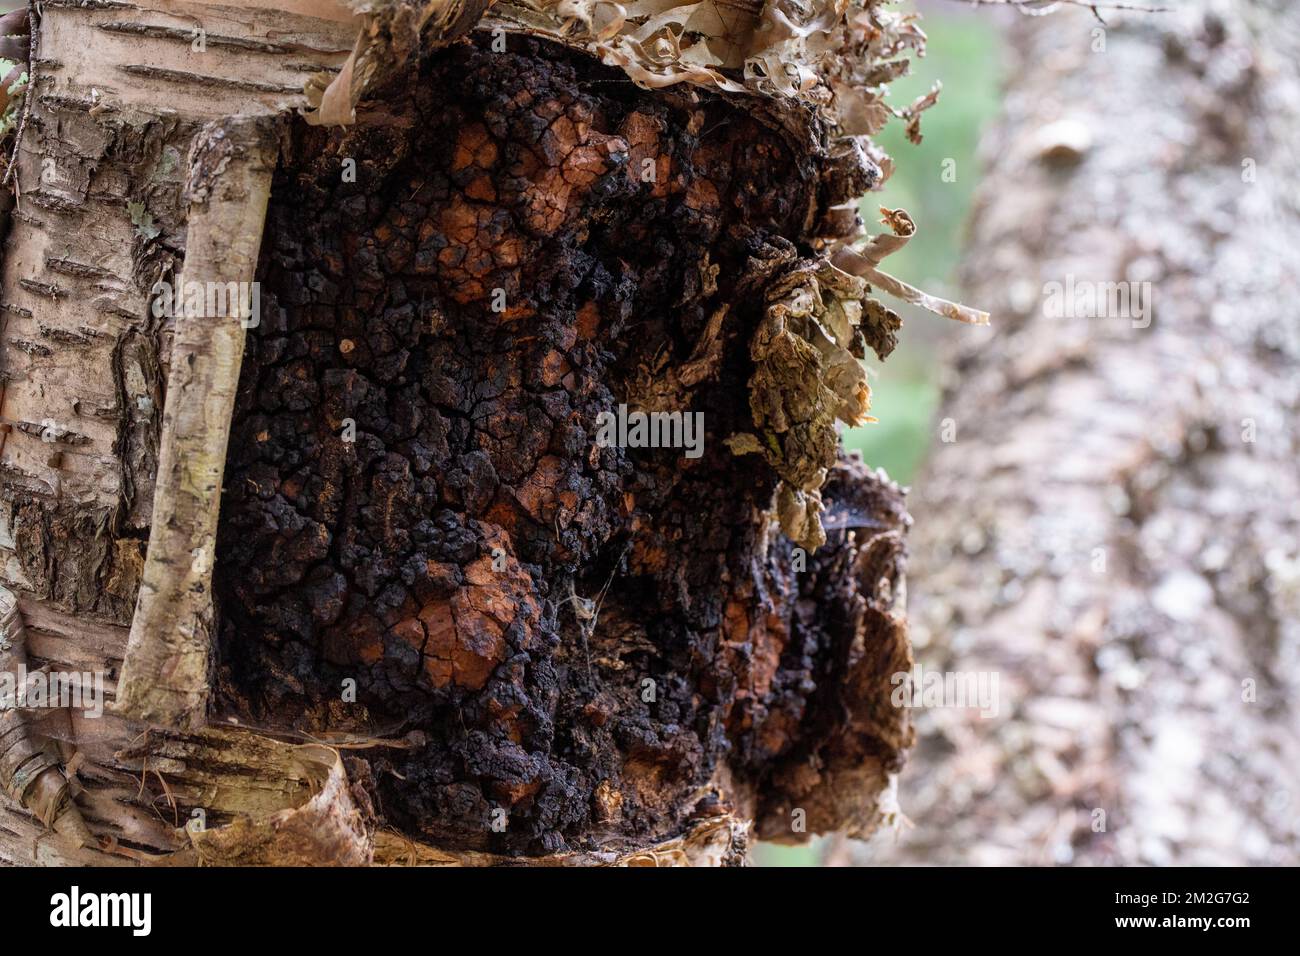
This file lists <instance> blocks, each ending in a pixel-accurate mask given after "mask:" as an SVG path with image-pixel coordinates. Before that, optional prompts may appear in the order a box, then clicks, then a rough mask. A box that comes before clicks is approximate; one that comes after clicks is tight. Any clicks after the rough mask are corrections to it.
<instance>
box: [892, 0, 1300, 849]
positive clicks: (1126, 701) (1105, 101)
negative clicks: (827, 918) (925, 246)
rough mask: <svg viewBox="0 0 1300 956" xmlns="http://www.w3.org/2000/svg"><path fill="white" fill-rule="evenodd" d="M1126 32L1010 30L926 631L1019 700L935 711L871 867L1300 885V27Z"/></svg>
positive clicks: (1035, 22)
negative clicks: (988, 868) (1103, 871)
mask: <svg viewBox="0 0 1300 956" xmlns="http://www.w3.org/2000/svg"><path fill="white" fill-rule="evenodd" d="M1112 18H1113V19H1114V23H1112V24H1111V25H1110V26H1109V27H1108V28H1106V29H1101V27H1100V25H1099V24H1098V23H1097V21H1096V20H1095V19H1093V18H1092V17H1091V14H1089V13H1087V12H1086V11H1073V12H1062V13H1061V14H1060V15H1059V16H1054V17H1050V18H1042V19H1039V18H1035V19H1032V20H1030V19H1024V20H1022V21H1021V22H1019V23H1017V25H1016V27H1015V29H1014V31H1013V36H1012V40H1013V46H1014V50H1015V55H1016V63H1015V64H1013V65H1012V68H1011V70H1010V71H1009V75H1010V76H1011V77H1012V80H1011V83H1010V87H1009V90H1008V94H1007V99H1006V107H1005V116H1004V118H1003V120H1002V122H1001V123H1000V125H999V126H998V128H997V129H996V130H995V131H994V132H993V133H992V134H991V135H990V136H989V138H988V141H987V146H986V149H987V157H988V159H989V161H990V166H991V172H990V174H989V176H988V178H987V180H986V181H985V182H984V183H983V184H982V186H981V195H982V200H981V201H980V202H979V203H978V209H977V214H976V217H975V222H974V229H973V239H972V243H971V250H972V251H971V254H970V256H969V260H968V268H967V277H966V278H967V283H966V285H967V289H968V291H969V293H970V294H971V296H972V297H973V298H974V299H975V300H976V301H979V302H981V303H982V304H984V305H986V306H987V307H989V308H990V309H991V310H992V311H993V313H994V315H995V320H994V324H995V327H996V332H995V334H994V335H993V336H992V337H990V338H989V339H988V340H986V341H981V342H973V341H972V340H971V339H963V345H965V346H966V347H965V348H963V349H962V350H961V352H960V355H959V356H958V358H957V360H956V362H955V364H954V367H953V372H952V381H951V387H950V388H949V390H948V395H947V398H946V401H945V407H944V410H943V411H942V412H941V415H942V416H943V419H944V421H943V422H941V424H940V434H941V435H944V434H945V433H946V434H947V437H948V438H952V437H953V436H954V434H955V441H950V442H948V443H945V442H940V443H938V444H937V445H936V446H935V451H934V453H933V456H932V460H931V461H930V463H929V466H928V470H927V471H926V472H925V473H924V475H923V477H922V478H921V479H920V480H919V481H918V483H917V491H918V500H917V501H916V502H915V503H914V508H915V512H916V513H917V514H918V515H922V516H924V520H919V521H918V527H917V536H916V541H915V544H914V553H915V556H916V557H915V561H914V562H913V577H914V580H915V581H917V582H923V583H918V584H917V585H915V586H914V588H913V605H912V608H911V612H912V617H913V622H914V627H915V632H914V637H915V638H916V640H917V642H918V648H919V649H918V658H919V659H920V661H921V664H922V666H923V667H929V668H932V669H933V670H934V671H936V672H938V671H945V672H951V671H967V672H968V671H991V672H993V673H996V674H998V675H999V676H1000V687H1001V692H1002V693H1001V700H1000V702H999V708H998V713H997V714H996V716H994V717H991V718H989V719H983V718H981V716H980V714H979V712H978V711H976V710H941V709H936V710H928V711H925V712H924V715H923V717H922V718H920V719H919V720H918V733H919V734H920V739H921V743H920V744H919V745H918V748H917V752H916V754H915V755H914V759H913V762H912V764H911V765H910V766H909V769H908V773H907V774H905V776H904V780H903V783H902V785H901V787H900V789H901V790H902V796H901V799H902V803H903V808H904V810H905V812H906V813H907V814H908V815H909V816H910V817H911V818H912V819H914V820H915V821H916V827H915V830H914V831H913V832H912V834H911V835H910V837H909V838H908V839H906V840H904V841H902V842H900V843H898V844H894V845H889V841H885V844H884V845H879V846H877V847H874V848H873V850H872V852H871V853H870V857H871V859H872V860H873V861H875V862H885V861H901V862H944V863H976V864H990V863H998V864H1043V863H1054V862H1055V863H1068V862H1075V863H1092V864H1105V863H1110V864H1116V863H1119V864H1168V863H1178V864H1214V865H1224V864H1237V865H1241V864H1261V863H1291V864H1294V863H1295V862H1297V857H1296V847H1297V845H1300V843H1298V842H1297V836H1300V833H1298V831H1297V826H1298V819H1300V818H1298V817H1297V814H1296V812H1295V805H1296V800H1297V799H1300V769H1298V768H1300V750H1298V749H1297V740H1298V736H1297V734H1296V728H1297V712H1296V704H1295V701H1296V699H1297V691H1298V690H1300V685H1298V684H1297V680H1296V675H1297V673H1298V670H1297V666H1296V664H1297V661H1298V660H1300V587H1298V582H1300V577H1298V574H1297V570H1298V569H1300V563H1298V560H1297V559H1298V558H1300V555H1297V541H1298V540H1300V536H1298V535H1297V530H1298V525H1300V516H1298V515H1297V511H1296V504H1295V503H1296V501H1297V499H1298V498H1300V485H1298V484H1297V475H1298V473H1297V469H1296V460H1297V455H1298V453H1300V429H1297V425H1296V423H1297V421H1298V420H1300V419H1297V415H1296V413H1297V411H1298V410H1300V409H1298V405H1300V397H1298V393H1297V390H1296V384H1295V383H1296V376H1295V367H1296V361H1297V359H1300V335H1298V334H1297V329H1298V328H1300V327H1298V326H1297V322H1296V317H1295V310H1294V307H1293V302H1294V299H1295V294H1294V293H1295V287H1296V276H1297V275H1298V274H1300V214H1298V211H1297V208H1296V204H1295V197H1294V195H1292V194H1291V192H1290V190H1292V188H1293V185H1292V184H1293V176H1292V171H1293V170H1294V168H1295V163H1296V158H1297V147H1298V146H1300V142H1298V141H1297V136H1298V134H1300V123H1298V122H1297V121H1298V120H1300V117H1298V116H1297V103H1300V99H1297V94H1298V93H1300V70H1298V68H1297V64H1298V63H1300V40H1298V37H1300V10H1297V8H1296V7H1295V6H1294V5H1293V4H1282V3H1268V2H1237V3H1226V2H1197V3H1189V4H1183V5H1181V7H1180V8H1179V11H1178V12H1176V13H1167V14H1159V15H1151V16H1126V17H1123V19H1122V20H1121V18H1120V16H1119V15H1111V14H1107V19H1108V20H1110V19H1112ZM1104 282H1133V283H1144V282H1145V283H1150V286H1149V287H1148V288H1149V295H1147V298H1146V306H1148V307H1151V311H1150V312H1148V313H1147V315H1148V316H1149V317H1150V322H1149V324H1148V323H1147V317H1146V316H1143V315H1141V314H1138V313H1140V311H1141V309H1140V308H1134V307H1133V305H1134V303H1135V302H1136V300H1131V301H1130V309H1129V310H1128V314H1127V315H1126V314H1123V310H1122V309H1121V310H1118V311H1117V310H1115V309H1114V308H1113V307H1108V308H1095V307H1089V306H1088V304H1087V300H1086V298H1085V296H1086V293H1087V292H1089V291H1098V289H1099V288H1100V287H1099V286H1098V285H1097V284H1098V283H1104ZM1052 283H1056V284H1057V285H1052ZM1067 283H1072V284H1073V289H1074V293H1073V295H1074V301H1075V305H1076V307H1075V308H1073V309H1072V310H1064V314H1062V312H1063V310H1061V309H1059V308H1056V306H1057V305H1058V304H1059V302H1060V301H1061V300H1060V299H1059V298H1056V299H1055V300H1054V298H1053V297H1054V296H1059V295H1060V294H1061V293H1062V292H1063V290H1067V289H1068V288H1069V286H1067ZM1141 290H1142V287H1140V286H1138V287H1136V288H1133V289H1130V290H1129V291H1131V292H1133V293H1135V294H1137V293H1140V292H1141ZM1065 294H1066V295H1069V293H1068V292H1065ZM1070 301H1071V300H1070V299H1069V298H1067V299H1065V302H1066V303H1067V304H1068V303H1069V302H1070Z"/></svg>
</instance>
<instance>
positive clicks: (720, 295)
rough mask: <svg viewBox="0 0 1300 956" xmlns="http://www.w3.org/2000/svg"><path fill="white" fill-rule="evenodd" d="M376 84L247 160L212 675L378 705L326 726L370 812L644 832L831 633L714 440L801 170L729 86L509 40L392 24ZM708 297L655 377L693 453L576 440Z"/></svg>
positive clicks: (760, 499)
mask: <svg viewBox="0 0 1300 956" xmlns="http://www.w3.org/2000/svg"><path fill="white" fill-rule="evenodd" d="M375 102H377V103H382V104H383V109H382V110H378V109H375V110H370V111H363V113H362V116H361V122H360V123H359V124H358V125H357V126H356V127H352V128H349V129H348V130H346V131H339V130H333V131H330V130H321V129H314V128H309V127H307V126H305V125H299V126H296V127H295V128H294V129H293V131H292V137H291V138H292V144H291V147H290V150H289V153H288V156H287V158H286V159H285V160H284V162H283V165H282V169H281V171H280V172H279V173H278V174H277V178H276V181H275V184H274V189H273V195H272V201H271V206H270V210H269V212H268V219H267V227H266V231H265V235H264V238H263V247H262V258H261V265H260V272H259V276H260V281H261V283H262V313H261V314H262V322H261V325H260V327H258V328H257V329H255V330H253V331H252V332H251V333H250V335H249V338H248V349H247V355H246V357H245V360H244V366H243V373H242V377H241V382H240V391H239V396H238V404H237V409H236V414H235V422H234V428H233V431H232V435H231V442H230V450H229V454H228V462H227V471H226V492H225V495H224V497H223V504H222V513H221V523H220V534H219V541H218V555H219V558H218V567H217V570H216V586H217V593H218V607H219V651H220V662H221V673H222V691H223V701H222V706H223V707H224V708H225V709H226V710H227V711H228V712H235V713H239V714H242V715H243V716H244V717H245V719H248V720H252V721H261V722H278V723H280V724H290V725H293V726H295V727H297V728H299V729H302V730H308V731H312V732H319V731H322V730H351V731H364V732H368V733H374V734H382V735H385V736H392V737H400V736H402V735H404V734H405V735H410V736H409V737H408V739H409V740H411V741H414V744H415V745H414V746H411V747H408V748H406V749H394V748H375V749H369V750H364V751H355V752H353V753H354V754H355V755H356V756H357V758H358V759H362V760H365V761H366V762H367V763H368V764H369V771H370V772H369V777H370V778H371V779H373V781H374V783H373V792H372V797H373V799H374V803H375V806H376V808H377V810H378V812H379V813H380V815H381V816H382V818H383V819H384V821H385V822H386V823H388V824H391V825H394V826H397V827H398V828H400V829H402V830H404V831H405V832H408V833H410V834H412V835H413V836H416V837H418V838H420V839H424V840H427V841H430V842H434V843H437V844H440V845H443V846H448V847H459V848H480V849H490V850H493V851H497V852H504V853H511V854H538V853H549V852H555V851H559V850H562V849H566V848H577V847H589V846H593V845H596V844H607V845H618V844H620V843H628V842H631V841H641V842H644V841H645V840H646V839H647V838H657V837H660V836H665V835H671V834H672V833H674V832H677V831H678V830H679V829H680V827H681V825H682V823H683V819H684V818H685V817H686V816H687V815H689V814H690V813H691V811H692V809H693V804H692V802H691V801H690V800H688V799H686V796H687V795H688V794H690V793H691V792H692V791H693V790H695V789H696V788H698V787H700V786H701V785H703V784H705V783H706V782H707V781H708V780H709V779H710V777H711V776H712V775H713V774H714V773H715V771H716V770H717V768H718V766H719V763H720V762H721V761H726V762H728V763H730V765H731V769H732V771H733V773H735V774H736V775H737V776H738V777H740V778H742V779H752V780H753V781H755V783H756V785H760V786H761V781H762V778H763V776H764V773H765V768H766V767H768V766H770V765H771V764H772V763H773V762H774V761H776V760H778V759H781V758H785V757H790V756H791V755H797V754H799V753H801V752H806V751H807V750H808V748H809V743H808V741H807V740H806V739H805V738H807V737H808V736H809V735H816V734H818V733H823V732H824V728H822V729H819V728H818V727H813V726H809V725H808V721H807V720H806V719H805V718H806V716H807V713H808V710H809V709H808V707H807V702H808V701H809V699H810V697H811V696H812V695H813V694H814V693H815V691H816V688H817V685H818V680H827V679H832V678H833V675H828V674H826V673H825V671H826V664H825V662H824V660H821V659H820V658H821V657H823V656H824V655H825V653H826V650H827V648H828V646H829V645H830V644H831V643H832V642H833V641H836V640H842V638H838V637H833V636H831V635H829V634H827V633H823V632H822V631H821V630H819V627H818V625H817V623H816V618H817V614H816V613H813V612H814V611H815V608H812V606H811V605H810V604H809V602H808V601H807V600H805V601H804V608H803V611H802V612H801V613H798V614H796V613H795V611H794V608H795V606H796V604H797V603H798V599H799V596H798V593H797V590H796V583H795V577H794V575H793V574H791V572H790V571H789V564H790V561H789V557H790V548H789V545H788V544H787V543H786V542H784V541H780V540H779V541H777V542H776V543H775V544H774V545H773V546H772V547H771V548H770V549H769V548H766V547H765V546H764V539H763V532H762V528H761V522H760V519H759V514H760V512H761V510H762V509H763V508H765V507H766V506H767V505H768V503H769V502H770V499H771V494H772V491H773V487H774V479H773V476H772V475H771V474H770V473H768V471H767V470H766V468H765V467H764V466H763V464H762V462H761V459H760V458H759V456H746V457H741V458H737V457H734V456H732V455H731V454H730V453H729V452H728V451H727V449H726V448H725V447H724V446H723V444H722V439H723V438H725V437H726V436H727V435H729V434H731V433H732V432H733V431H736V430H742V429H746V428H749V427H750V421H749V412H748V406H747V396H746V391H745V381H746V378H747V376H748V374H749V371H750V368H749V364H748V358H747V346H748V339H749V335H750V332H751V331H752V329H753V327H754V323H755V321H756V320H757V317H758V314H757V305H756V303H757V302H758V301H760V300H759V297H758V296H757V295H756V294H754V286H755V281H756V280H755V278H754V277H756V276H757V277H759V278H761V277H762V275H763V274H764V271H765V269H766V271H768V272H770V271H771V267H770V265H768V266H763V265H762V263H764V262H766V263H769V264H770V263H772V262H777V261H782V260H784V259H789V258H790V257H791V256H792V255H793V250H794V246H793V245H792V244H791V242H790V241H788V240H797V239H798V238H799V237H800V236H801V234H802V230H803V228H804V224H805V221H806V219H807V214H808V209H809V206H810V203H811V202H813V201H814V199H815V196H816V190H817V188H818V186H817V184H816V171H815V170H813V169H810V168H807V167H808V165H809V164H808V163H807V161H806V160H799V159H797V158H796V156H795V154H794V153H793V152H792V149H791V147H790V145H789V144H788V143H787V141H786V140H785V139H784V138H783V137H782V135H781V133H779V132H778V131H776V130H774V129H773V128H771V127H770V126H768V125H764V123H762V122H760V121H759V120H758V119H757V118H756V117H755V116H754V115H752V111H750V110H747V109H745V108H743V103H742V104H741V105H740V106H737V105H733V104H732V103H726V102H722V101H720V100H718V99H716V98H712V97H709V96H707V95H704V96H700V95H696V94H689V95H684V94H680V93H679V94H674V95H666V94H664V93H662V92H661V93H647V92H644V91H640V90H638V89H636V88H635V87H633V86H632V85H631V84H629V83H627V82H626V80H625V79H624V78H623V77H622V76H621V74H617V73H614V72H612V71H608V70H605V69H604V68H602V67H599V66H596V65H595V64H593V63H591V62H589V61H583V62H580V63H579V62H577V61H575V60H574V59H573V58H571V56H570V55H569V54H566V53H563V52H561V51H558V50H557V49H556V48H552V47H549V46H547V45H544V44H539V43H534V42H531V41H523V42H520V43H517V44H515V45H513V46H512V48H511V51H510V52H509V53H505V54H493V53H491V52H490V51H489V50H487V49H486V48H485V46H475V45H472V44H463V45H460V46H457V47H454V48H452V49H450V50H447V51H444V52H441V53H439V54H436V55H433V56H429V57H426V58H425V59H424V61H423V62H422V63H421V65H420V68H419V71H418V75H412V76H411V77H410V78H408V79H406V80H404V81H403V83H402V85H401V86H400V87H396V88H394V89H393V90H389V91H386V92H385V93H384V94H382V95H379V96H377V97H376V98H375ZM345 159H353V160H355V169H356V176H355V182H348V181H346V178H347V177H346V176H345V174H344V170H345V163H344V160H345ZM647 159H648V160H649V161H650V163H649V165H647V163H646V160H647ZM650 167H653V168H654V170H655V175H654V176H653V177H651V178H650V179H649V181H647V177H646V176H645V175H644V173H645V170H647V169H648V168H650ZM781 237H785V238H781ZM710 266H716V267H717V270H716V277H715V278H711V277H710V268H709V267H710ZM715 285H716V288H715ZM496 290H503V291H496ZM728 302H730V303H733V306H732V309H731V311H730V313H729V314H728V316H727V318H726V320H725V323H724V332H723V343H724V346H723V349H722V356H721V360H720V368H719V371H718V374H717V375H716V377H715V378H714V380H712V381H708V382H705V383H704V384H701V385H699V386H698V387H696V388H695V389H694V391H693V392H691V393H690V395H689V397H688V398H687V399H685V400H686V401H688V402H689V407H688V408H687V409H684V410H698V411H704V412H705V424H706V429H707V439H706V442H705V454H704V456H703V457H702V458H700V459H699V460H695V461H691V460H687V459H685V458H683V457H681V453H680V452H677V451H672V450H655V449H644V450H634V449H618V448H597V447H596V446H595V442H594V434H595V422H596V416H597V414H598V413H599V412H601V411H606V410H609V409H612V408H614V407H615V406H616V405H617V404H618V402H620V401H626V400H627V398H628V395H629V393H630V392H631V391H632V390H633V389H634V388H636V387H637V386H636V383H637V382H643V381H644V380H645V379H646V377H647V375H648V376H649V378H651V379H654V378H655V377H656V376H658V377H662V376H663V375H664V374H665V373H666V369H668V368H671V367H672V366H673V365H674V364H675V363H679V362H681V361H682V360H684V359H685V358H686V357H688V356H689V355H690V353H691V350H692V348H693V346H694V343H695V342H696V340H697V339H698V337H699V336H700V334H701V332H702V331H703V329H704V327H705V324H706V322H707V320H708V318H709V317H710V315H711V314H712V313H713V312H714V310H715V309H716V308H717V307H718V306H719V305H720V304H722V303H728ZM353 427H355V441H347V440H345V438H347V437H351V429H352V428H353ZM840 537H842V536H840ZM833 538H834V536H833ZM834 560H835V545H834V540H833V542H832V545H830V546H828V547H827V548H826V549H823V552H820V553H819V554H818V555H817V556H816V558H815V560H814V561H813V562H811V565H812V567H813V569H814V571H815V569H816V568H817V567H821V566H825V565H826V563H827V562H833V561H834ZM804 589H805V590H806V591H807V592H808V593H809V594H813V593H814V592H815V588H814V587H813V586H812V585H810V584H808V583H807V582H806V583H805V585H804ZM588 601H590V602H591V603H590V604H589V603H587V602H588ZM596 605H599V613H598V615H597V616H596V617H595V622H594V625H593V623H592V619H591V618H592V614H593V613H594V612H595V609H596ZM810 608H811V610H810ZM348 680H353V681H355V682H356V702H355V703H353V702H351V701H349V700H346V699H345V698H344V686H345V682H346V681H348ZM647 680H649V681H653V691H654V693H653V696H654V699H653V701H650V700H647V699H645V698H646V697H647V696H649V695H648V692H647V689H648V688H649V687H650V686H651V685H649V684H647V683H645V682H646V681H647ZM833 721H834V718H833V717H831V718H827V720H826V721H822V722H821V723H824V724H827V725H829V724H830V723H833ZM412 732H414V733H412ZM494 808H502V809H505V810H506V811H507V814H508V817H507V819H508V825H507V827H506V829H505V831H504V832H499V833H498V832H495V831H494V830H493V829H492V827H491V823H492V810H493V809H494Z"/></svg>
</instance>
